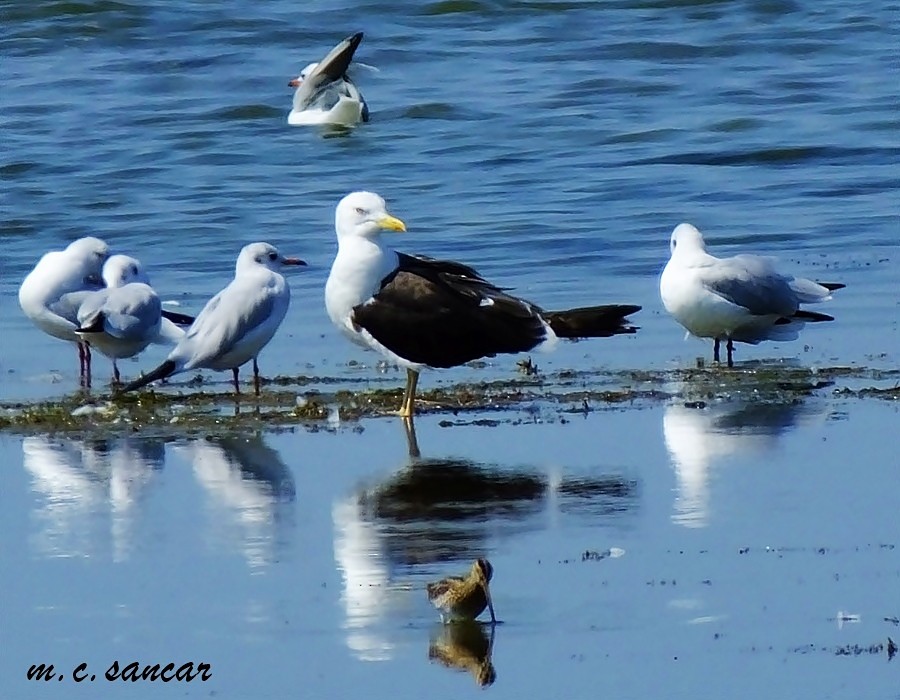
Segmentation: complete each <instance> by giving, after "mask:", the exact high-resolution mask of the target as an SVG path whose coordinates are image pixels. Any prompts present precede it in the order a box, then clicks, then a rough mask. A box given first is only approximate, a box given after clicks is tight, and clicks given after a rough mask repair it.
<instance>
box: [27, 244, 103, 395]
mask: <svg viewBox="0 0 900 700" xmlns="http://www.w3.org/2000/svg"><path fill="white" fill-rule="evenodd" d="M108 257H109V246H107V245H106V243H105V242H103V241H101V240H100V239H99V238H94V237H93V236H87V237H85V238H79V239H78V240H77V241H73V242H72V243H70V244H69V245H68V246H67V247H66V248H65V250H55V251H51V252H49V253H46V254H45V255H44V256H43V257H42V258H41V259H40V260H39V261H38V264H37V265H35V267H34V269H33V270H32V271H31V272H30V273H28V275H27V276H26V277H25V279H24V281H23V282H22V286H21V287H19V306H21V307H22V311H24V312H25V315H26V316H28V318H30V319H31V321H32V323H34V325H36V326H37V327H38V328H40V329H41V330H42V331H44V333H47V334H48V335H52V336H53V337H54V338H59V339H61V340H67V341H69V342H71V343H75V344H76V345H77V346H78V360H79V364H80V378H81V381H82V383H87V384H90V375H91V350H90V347H89V346H88V344H87V343H86V342H84V340H82V338H80V337H79V336H78V334H77V333H76V332H75V331H76V330H77V329H78V326H79V322H78V309H79V308H80V307H81V304H82V303H83V302H84V300H85V299H86V298H87V297H88V296H89V295H90V294H93V293H94V292H96V291H98V290H100V289H103V280H102V273H103V263H104V262H106V259H107V258H108Z"/></svg>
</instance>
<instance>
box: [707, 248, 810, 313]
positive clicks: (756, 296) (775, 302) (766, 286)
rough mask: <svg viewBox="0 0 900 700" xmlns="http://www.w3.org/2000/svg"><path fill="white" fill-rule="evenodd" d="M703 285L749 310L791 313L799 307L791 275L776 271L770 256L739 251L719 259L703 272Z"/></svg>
mask: <svg viewBox="0 0 900 700" xmlns="http://www.w3.org/2000/svg"><path fill="white" fill-rule="evenodd" d="M701 280H702V282H703V285H704V286H705V287H706V288H707V289H709V290H710V291H711V292H714V293H715V294H718V295H719V296H721V297H722V298H724V299H727V300H728V301H730V302H731V303H733V304H737V305H738V306H742V307H744V308H745V309H747V310H748V311H749V312H750V313H752V314H756V315H760V316H766V315H771V314H779V315H782V316H790V315H791V314H793V313H794V312H795V311H796V310H797V307H798V300H797V295H796V294H795V293H794V291H793V290H792V289H791V286H790V284H789V281H790V278H788V277H785V276H783V275H781V274H779V273H778V272H776V271H775V269H774V267H773V265H772V264H771V261H770V259H769V258H762V257H758V256H753V255H737V256H735V257H733V258H727V259H724V260H717V261H716V263H715V265H711V266H709V267H707V268H706V269H705V270H704V271H703V272H702V273H701Z"/></svg>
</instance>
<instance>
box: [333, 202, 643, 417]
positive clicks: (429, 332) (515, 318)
mask: <svg viewBox="0 0 900 700" xmlns="http://www.w3.org/2000/svg"><path fill="white" fill-rule="evenodd" d="M335 230H336V232H337V239H338V252H337V256H336V257H335V259H334V264H333V265H332V266H331V273H330V274H329V276H328V282H327V283H326V284H325V306H326V308H327V310H328V315H329V316H330V317H331V320H332V322H333V323H334V324H335V325H336V326H337V327H338V328H339V329H340V330H341V331H342V332H343V333H344V334H345V335H346V336H347V337H348V338H350V340H352V341H353V342H355V343H357V344H359V345H362V346H363V347H367V348H371V349H373V350H376V351H378V352H380V353H381V354H382V355H384V356H385V357H387V358H388V359H390V360H392V361H393V362H396V363H397V364H398V365H400V366H401V367H405V368H406V372H407V381H406V391H405V392H404V395H403V401H402V403H401V405H400V410H399V411H398V412H397V414H398V415H400V416H403V417H410V416H412V415H413V413H414V412H415V400H416V384H417V382H418V379H419V371H420V370H421V369H422V368H423V367H456V366H457V365H461V364H464V363H466V362H470V361H471V360H477V359H478V358H481V357H493V356H494V355H497V354H500V353H517V352H527V351H529V350H531V349H533V348H535V347H537V346H539V345H541V344H543V343H546V344H547V346H551V345H552V344H553V343H554V342H555V341H556V339H557V338H605V337H608V336H611V335H618V334H621V333H634V332H635V331H636V330H637V328H635V327H634V326H631V325H629V323H628V321H627V319H626V318H625V317H626V316H627V315H629V314H633V313H635V312H636V311H639V310H640V308H641V307H640V306H633V305H619V304H616V305H608V306H591V307H586V308H581V309H571V310H569V311H543V310H542V309H540V308H539V307H537V306H535V305H534V304H532V303H531V302H528V301H525V300H524V299H519V298H517V297H514V296H512V295H510V294H507V293H506V292H504V291H503V290H502V289H500V288H499V287H495V286H494V285H493V284H491V283H490V282H488V281H487V280H485V279H483V278H482V277H481V276H480V275H479V274H478V273H477V272H476V271H475V270H473V269H472V268H471V267H468V266H466V265H462V264H460V263H457V262H450V261H446V260H432V259H430V258H424V257H418V256H413V255H406V254H404V253H398V252H396V251H394V250H392V249H391V248H388V247H387V246H386V245H384V244H383V243H382V242H381V232H382V230H388V231H405V230H406V225H405V224H404V223H403V222H402V221H401V220H400V219H397V218H395V217H393V216H391V215H390V214H388V213H387V210H386V208H385V202H384V200H383V199H382V198H381V197H379V196H378V195H377V194H374V193H372V192H353V193H351V194H348V195H347V196H346V197H344V198H343V199H342V200H341V201H340V203H339V204H338V206H337V210H336V212H335Z"/></svg>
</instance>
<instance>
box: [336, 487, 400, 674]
mask: <svg viewBox="0 0 900 700" xmlns="http://www.w3.org/2000/svg"><path fill="white" fill-rule="evenodd" d="M363 511H364V507H363V506H362V505H361V504H360V503H359V502H358V501H357V498H356V496H355V495H354V496H350V497H349V498H346V499H343V500H340V501H337V502H336V503H335V504H334V506H333V507H332V510H331V514H332V517H333V518H334V558H335V561H336V562H337V565H338V568H339V569H340V570H341V573H342V575H343V578H344V594H343V596H342V600H343V603H344V608H345V611H346V615H347V622H346V629H347V646H349V647H350V649H351V650H352V651H354V652H355V653H356V654H357V655H358V656H359V658H360V659H362V660H364V661H384V660H387V659H390V658H391V656H392V650H393V644H392V643H391V642H390V641H389V640H388V639H386V638H385V636H384V635H383V634H380V633H379V632H378V631H377V630H376V629H375V627H376V626H377V623H378V622H379V621H380V620H381V618H382V616H383V615H384V613H385V609H386V608H387V606H388V604H389V600H390V592H391V591H390V589H389V585H390V575H389V571H388V562H387V558H386V557H385V552H384V549H383V547H382V543H381V540H380V538H379V534H378V528H377V525H376V524H375V523H373V522H372V521H371V520H370V519H367V518H366V517H365V515H364V512H363Z"/></svg>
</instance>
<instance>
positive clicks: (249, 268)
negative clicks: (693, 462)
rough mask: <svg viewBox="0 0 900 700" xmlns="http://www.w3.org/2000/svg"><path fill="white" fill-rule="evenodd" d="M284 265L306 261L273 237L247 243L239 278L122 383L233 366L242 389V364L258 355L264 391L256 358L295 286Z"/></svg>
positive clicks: (240, 260)
mask: <svg viewBox="0 0 900 700" xmlns="http://www.w3.org/2000/svg"><path fill="white" fill-rule="evenodd" d="M282 265H306V263H305V262H303V261H302V260H298V259H296V258H285V257H283V256H282V255H280V254H279V252H278V250H277V249H276V248H275V247H274V246H272V245H269V244H268V243H251V244H250V245H247V246H244V248H243V249H242V250H241V254H240V255H239V256H238V259H237V266H236V269H235V274H234V279H233V280H232V281H231V283H230V284H229V285H228V286H227V287H225V289H223V290H222V291H221V292H219V293H218V294H216V295H215V296H214V297H213V298H212V299H210V300H209V302H208V303H207V304H206V306H205V307H203V310H202V311H201V312H200V314H199V315H198V316H197V319H196V320H195V321H194V323H193V324H192V325H191V327H190V328H189V329H188V331H187V333H185V335H184V337H183V338H182V339H181V340H180V341H179V342H178V345H176V346H175V349H174V350H172V352H171V353H170V354H169V357H168V358H167V359H166V361H165V362H163V363H162V364H161V365H160V366H159V367H157V368H156V369H154V370H153V371H152V372H150V373H149V374H145V375H144V376H143V377H141V378H140V379H136V380H135V381H133V382H130V383H129V384H126V385H125V386H124V387H122V391H132V390H134V389H139V388H141V387H142V386H145V385H147V384H149V383H150V382H155V381H156V380H157V379H164V378H166V377H171V376H172V375H173V374H178V373H180V372H187V371H189V370H192V369H213V370H219V371H222V370H228V369H230V370H231V372H232V375H233V377H234V390H235V393H238V394H239V393H240V385H239V384H238V369H239V368H240V366H241V365H243V364H244V363H246V362H248V361H249V360H253V388H254V391H255V393H256V395H257V396H258V395H259V384H260V382H259V366H258V365H257V362H256V358H257V357H258V356H259V353H260V351H261V350H262V349H263V348H264V347H265V346H266V345H267V344H268V342H269V341H270V340H272V337H273V336H274V335H275V332H276V331H277V330H278V327H279V326H280V325H281V322H282V321H283V320H284V315H285V314H286V313H287V310H288V306H289V305H290V302H291V288H290V287H289V286H288V284H287V282H286V281H285V279H284V277H283V276H282V275H281V274H280V273H279V272H277V268H279V267H280V266H282Z"/></svg>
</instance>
